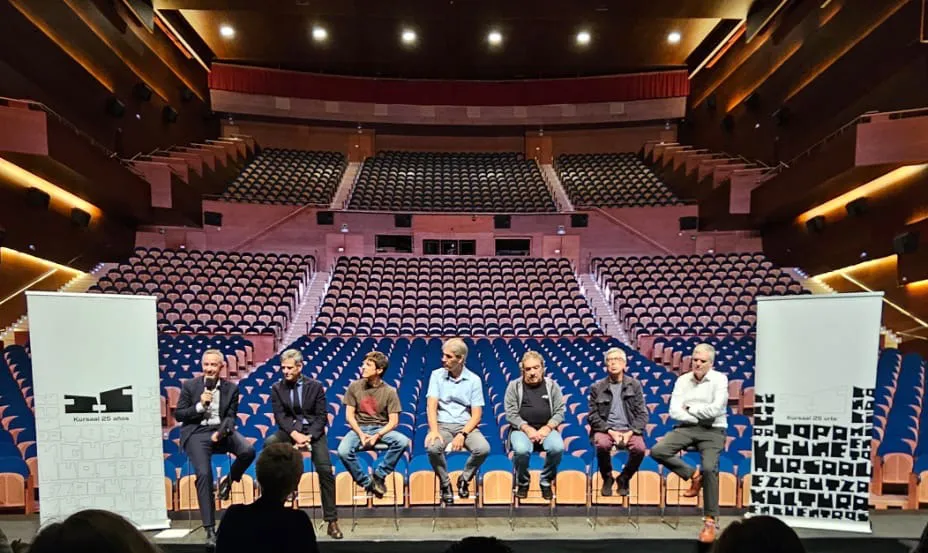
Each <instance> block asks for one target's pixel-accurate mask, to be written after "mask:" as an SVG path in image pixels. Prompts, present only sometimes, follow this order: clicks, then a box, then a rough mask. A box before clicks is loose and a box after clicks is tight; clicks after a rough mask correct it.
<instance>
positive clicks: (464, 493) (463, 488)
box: [458, 478, 470, 499]
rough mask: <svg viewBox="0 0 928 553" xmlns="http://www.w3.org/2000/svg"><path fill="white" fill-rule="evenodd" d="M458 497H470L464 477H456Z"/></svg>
mask: <svg viewBox="0 0 928 553" xmlns="http://www.w3.org/2000/svg"><path fill="white" fill-rule="evenodd" d="M458 497H460V498H461V499H467V498H468V497H470V486H469V485H468V482H467V480H464V478H458Z"/></svg>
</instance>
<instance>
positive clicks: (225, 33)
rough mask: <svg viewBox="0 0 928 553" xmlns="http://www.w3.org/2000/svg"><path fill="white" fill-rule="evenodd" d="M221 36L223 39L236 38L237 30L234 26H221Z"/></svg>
mask: <svg viewBox="0 0 928 553" xmlns="http://www.w3.org/2000/svg"><path fill="white" fill-rule="evenodd" d="M219 34H220V35H222V37H223V38H232V37H234V36H235V29H233V28H232V25H220V26H219Z"/></svg>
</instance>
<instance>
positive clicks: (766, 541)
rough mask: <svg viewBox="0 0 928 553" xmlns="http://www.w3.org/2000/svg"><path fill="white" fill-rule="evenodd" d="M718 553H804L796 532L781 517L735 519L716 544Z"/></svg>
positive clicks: (716, 552)
mask: <svg viewBox="0 0 928 553" xmlns="http://www.w3.org/2000/svg"><path fill="white" fill-rule="evenodd" d="M713 551H714V552H715V553H805V551H806V549H805V547H804V546H803V545H802V542H801V541H800V540H799V536H798V535H796V531H795V530H793V529H792V528H790V527H789V526H787V525H786V523H784V522H783V521H781V520H780V519H778V518H774V517H770V516H757V517H751V518H747V519H744V520H736V521H734V522H732V523H731V524H729V525H728V527H727V528H725V531H724V532H722V535H721V536H719V539H718V541H717V542H716V543H715V549H713Z"/></svg>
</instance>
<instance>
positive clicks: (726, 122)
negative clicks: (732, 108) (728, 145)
mask: <svg viewBox="0 0 928 553" xmlns="http://www.w3.org/2000/svg"><path fill="white" fill-rule="evenodd" d="M734 129H735V118H734V117H732V115H731V114H730V113H729V114H728V115H726V116H725V117H723V118H722V130H724V131H726V132H731V131H733V130H734Z"/></svg>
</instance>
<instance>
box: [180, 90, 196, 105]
mask: <svg viewBox="0 0 928 553" xmlns="http://www.w3.org/2000/svg"><path fill="white" fill-rule="evenodd" d="M191 100H193V91H192V90H190V89H189V88H187V87H186V86H185V87H184V88H182V89H180V101H181V102H184V103H187V102H189V101H191Z"/></svg>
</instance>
